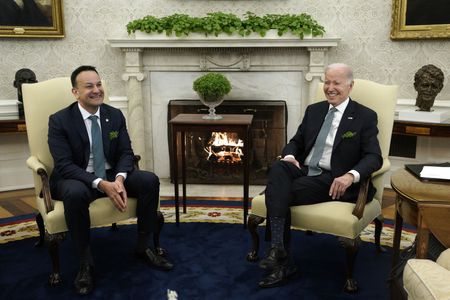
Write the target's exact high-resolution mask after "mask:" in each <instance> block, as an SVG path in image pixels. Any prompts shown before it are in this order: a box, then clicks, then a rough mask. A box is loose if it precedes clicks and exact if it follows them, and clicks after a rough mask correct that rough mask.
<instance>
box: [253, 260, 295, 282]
mask: <svg viewBox="0 0 450 300" xmlns="http://www.w3.org/2000/svg"><path fill="white" fill-rule="evenodd" d="M295 273H297V267H296V266H295V265H294V264H287V265H284V266H278V267H276V268H275V269H274V270H273V271H272V272H271V273H270V274H269V275H268V276H267V277H266V278H264V279H263V280H261V281H260V282H259V286H260V287H262V288H271V287H276V286H281V285H283V284H285V283H286V282H287V281H288V279H289V278H290V277H291V276H293V275H294V274H295Z"/></svg>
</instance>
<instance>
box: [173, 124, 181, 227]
mask: <svg viewBox="0 0 450 300" xmlns="http://www.w3.org/2000/svg"><path fill="white" fill-rule="evenodd" d="M177 134H178V132H177V131H176V130H174V128H173V125H172V148H173V154H172V155H173V167H172V168H173V169H172V174H173V186H174V188H175V199H174V200H175V223H176V225H177V226H180V207H179V195H178V151H177Z"/></svg>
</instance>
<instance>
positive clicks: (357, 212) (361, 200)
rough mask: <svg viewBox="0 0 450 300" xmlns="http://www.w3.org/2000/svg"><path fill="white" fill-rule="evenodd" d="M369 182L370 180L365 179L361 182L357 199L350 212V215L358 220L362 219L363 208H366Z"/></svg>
mask: <svg viewBox="0 0 450 300" xmlns="http://www.w3.org/2000/svg"><path fill="white" fill-rule="evenodd" d="M369 180H370V178H366V179H365V180H364V181H362V182H361V185H360V187H359V193H358V198H357V199H356V203H355V208H354V209H353V211H352V214H353V215H354V216H355V217H357V218H358V219H361V218H362V216H363V214H364V207H366V201H367V191H368V190H369Z"/></svg>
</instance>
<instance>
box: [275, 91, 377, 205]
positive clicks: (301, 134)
mask: <svg viewBox="0 0 450 300" xmlns="http://www.w3.org/2000/svg"><path fill="white" fill-rule="evenodd" d="M328 107H329V104H328V102H327V101H322V102H319V103H315V104H312V105H309V106H308V107H307V108H306V111H305V116H304V117H303V121H302V123H301V124H300V126H299V127H298V130H297V133H296V134H295V136H294V137H293V138H292V139H291V140H290V141H289V143H288V144H287V145H286V146H285V148H284V149H283V156H285V155H287V154H292V155H294V156H295V157H296V159H297V160H298V161H299V162H300V163H301V164H303V163H304V161H305V159H306V157H307V156H308V154H309V152H310V151H311V149H312V147H313V146H314V142H315V140H316V138H317V135H318V134H319V131H320V127H321V126H322V122H323V120H324V118H325V115H326V114H327V112H328ZM318 120H322V122H318ZM377 123H378V121H377V114H376V113H375V112H374V111H373V110H371V109H369V108H367V107H365V106H363V105H361V104H359V103H357V102H355V101H353V100H352V99H350V101H349V103H348V106H347V108H346V109H345V111H344V114H343V116H342V119H341V123H340V124H339V127H338V130H337V132H336V138H335V140H334V144H333V151H332V154H331V173H332V175H333V177H334V178H336V177H339V176H342V175H344V174H345V173H347V172H348V171H350V170H356V171H358V172H359V174H360V175H361V180H363V179H365V178H367V177H368V176H370V175H371V174H372V173H373V172H375V171H376V170H378V169H379V168H381V166H382V164H383V159H382V156H381V149H380V145H379V142H378V139H377V134H378V128H377ZM348 131H350V132H352V133H354V135H353V136H352V137H350V138H343V137H342V136H343V135H344V133H346V132H348ZM358 190H359V184H353V185H352V186H350V187H349V189H347V192H346V198H351V200H356V197H357V194H358ZM374 194H375V188H374V187H373V186H372V185H370V187H369V197H368V201H370V200H372V197H373V195H374ZM353 198H354V199H353Z"/></svg>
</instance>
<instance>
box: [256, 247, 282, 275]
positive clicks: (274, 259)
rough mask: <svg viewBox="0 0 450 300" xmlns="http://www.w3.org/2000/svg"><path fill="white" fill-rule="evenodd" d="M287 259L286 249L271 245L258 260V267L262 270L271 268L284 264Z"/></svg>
mask: <svg viewBox="0 0 450 300" xmlns="http://www.w3.org/2000/svg"><path fill="white" fill-rule="evenodd" d="M288 260H289V257H288V254H287V251H286V250H284V249H283V248H276V247H272V248H270V250H269V253H268V254H267V256H266V257H265V258H263V259H262V260H261V261H260V262H259V267H260V268H261V269H264V270H273V269H275V268H276V267H279V266H283V265H285V264H286V263H287V262H288Z"/></svg>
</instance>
